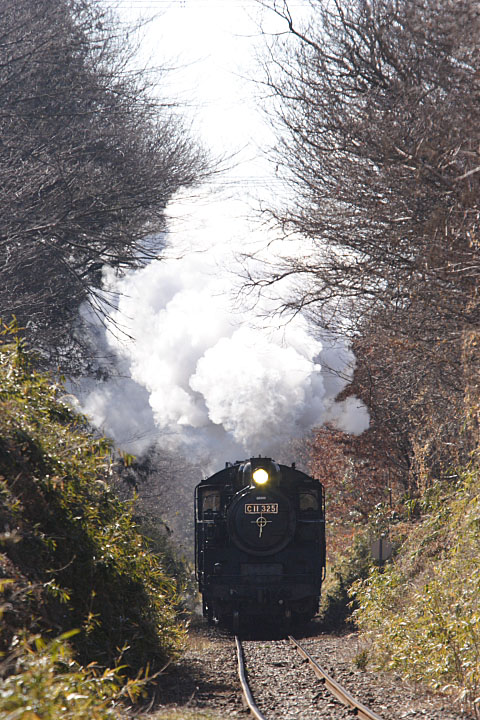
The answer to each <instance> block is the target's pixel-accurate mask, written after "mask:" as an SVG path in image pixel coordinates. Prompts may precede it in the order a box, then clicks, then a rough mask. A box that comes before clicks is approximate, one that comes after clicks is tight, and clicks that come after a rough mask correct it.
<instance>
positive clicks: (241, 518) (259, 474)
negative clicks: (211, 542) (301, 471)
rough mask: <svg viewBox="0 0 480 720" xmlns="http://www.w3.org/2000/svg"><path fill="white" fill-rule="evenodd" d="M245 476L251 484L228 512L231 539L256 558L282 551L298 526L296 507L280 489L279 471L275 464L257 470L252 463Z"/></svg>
mask: <svg viewBox="0 0 480 720" xmlns="http://www.w3.org/2000/svg"><path fill="white" fill-rule="evenodd" d="M242 473H243V479H244V482H248V483H249V485H248V487H246V488H244V489H243V490H242V491H240V493H239V494H237V496H235V498H234V499H233V501H232V503H231V505H230V507H229V509H228V513H227V518H228V531H229V536H230V537H231V538H232V541H233V542H234V543H235V545H236V546H237V547H238V548H239V549H240V550H243V551H245V552H247V553H250V554H252V555H255V556H264V555H271V554H273V553H276V552H279V551H280V550H283V548H284V547H286V546H287V545H288V543H289V542H290V541H291V540H292V538H293V536H294V534H295V525H296V518H295V508H294V507H293V504H292V502H291V501H290V500H289V498H288V497H287V496H286V495H285V494H284V493H283V492H282V491H281V490H280V489H278V485H279V484H280V468H279V467H278V465H277V464H276V463H274V462H272V461H270V463H269V464H266V463H265V461H263V464H262V465H261V466H258V467H255V461H254V460H250V461H249V462H247V463H245V465H244V466H243V468H242ZM275 486H277V487H275Z"/></svg>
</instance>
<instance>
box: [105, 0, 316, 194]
mask: <svg viewBox="0 0 480 720" xmlns="http://www.w3.org/2000/svg"><path fill="white" fill-rule="evenodd" d="M301 5H302V6H303V7H305V6H306V3H305V2H303V3H301ZM117 7H118V11H119V13H120V16H121V17H125V18H126V19H130V18H131V19H138V17H140V16H143V17H150V16H153V15H155V14H158V17H157V18H156V19H155V20H154V21H153V23H152V24H151V25H150V26H149V27H148V28H146V30H145V38H144V42H143V45H142V48H143V51H144V53H145V56H146V57H148V58H150V61H151V62H152V64H158V65H160V66H162V65H164V64H167V65H170V64H173V65H174V66H175V67H176V68H177V69H175V70H174V71H173V72H172V73H170V74H169V75H168V76H167V78H166V82H167V86H166V88H164V89H163V91H164V92H165V94H166V96H167V98H168V96H169V93H170V94H171V96H172V97H177V96H178V97H179V99H180V100H181V101H182V102H184V103H185V104H186V105H187V107H186V109H185V112H186V114H187V116H188V117H190V118H191V120H192V123H193V130H194V133H195V134H196V135H198V137H200V138H201V139H202V141H203V142H204V143H205V144H206V145H207V146H208V147H211V148H212V149H213V151H214V152H215V153H225V154H233V153H239V155H238V165H237V167H236V168H235V170H234V171H232V172H231V180H238V186H237V190H238V192H239V193H240V195H242V193H243V192H244V193H245V194H247V193H248V192H249V191H250V190H252V189H254V188H256V187H260V188H262V187H271V183H272V181H275V178H274V173H273V170H272V168H271V167H270V166H269V165H268V163H267V162H266V161H265V158H264V157H263V151H264V150H265V148H266V147H267V146H268V145H269V144H270V143H272V142H273V137H272V135H271V132H270V130H269V128H268V127H267V124H266V122H265V120H264V117H263V116H262V114H261V112H260V108H259V103H258V99H257V97H256V96H257V94H258V92H259V88H258V87H256V86H255V83H254V82H252V78H253V77H255V78H258V77H259V72H258V69H256V62H255V55H256V52H257V50H258V49H261V47H262V45H263V44H264V38H262V35H261V31H260V23H261V22H262V23H263V27H264V28H266V29H267V31H269V32H271V31H279V30H280V29H282V30H283V29H284V27H283V25H280V23H279V21H278V19H277V18H276V17H275V15H274V14H273V13H270V12H268V11H265V10H264V9H262V8H261V7H260V6H259V5H258V4H257V3H256V2H255V1H254V0H117ZM293 7H294V9H296V10H297V11H299V10H300V2H299V0H294V2H293ZM223 182H224V183H225V182H226V180H225V179H224V180H223Z"/></svg>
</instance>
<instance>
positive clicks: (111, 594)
mask: <svg viewBox="0 0 480 720" xmlns="http://www.w3.org/2000/svg"><path fill="white" fill-rule="evenodd" d="M0 339H1V343H0V388H1V389H0V612H1V615H2V623H1V629H0V651H1V665H0V671H1V675H2V681H1V685H0V715H1V716H2V717H8V718H14V717H15V718H16V717H19V716H20V715H19V713H20V714H21V712H22V710H21V709H22V708H23V710H25V708H29V712H31V717H37V716H38V717H42V718H50V717H51V718H58V717H60V716H62V717H64V718H69V717H72V718H73V717H75V718H87V717H88V718H94V719H95V718H104V717H109V716H110V715H111V712H112V711H111V704H112V701H113V699H115V698H118V697H121V696H122V695H129V696H130V697H134V696H135V695H136V694H137V693H138V692H140V691H141V689H142V686H143V683H144V678H145V676H146V675H147V674H148V673H150V674H153V673H155V672H157V671H158V670H160V669H161V668H162V667H163V666H164V665H165V664H166V663H168V662H169V660H171V659H172V658H175V657H176V656H177V654H178V653H179V650H180V647H181V644H182V640H183V637H184V628H183V625H182V623H181V622H180V621H179V619H178V615H179V612H178V610H179V605H178V592H177V591H178V587H177V583H176V581H175V580H174V578H173V577H172V576H171V575H170V574H169V573H168V571H167V569H166V568H167V565H168V564H169V562H170V558H167V557H165V556H163V557H162V556H161V555H159V554H153V552H152V551H151V549H150V547H149V543H148V541H147V540H146V539H145V538H144V537H143V536H142V535H141V533H140V532H139V529H138V527H137V526H136V524H135V522H134V521H133V518H132V504H131V503H125V502H120V501H119V500H118V498H117V497H116V496H115V495H114V494H113V492H112V491H111V489H110V487H109V482H110V476H111V473H112V453H111V447H110V445H109V443H108V442H107V441H106V440H105V439H96V438H94V437H93V436H92V435H91V434H90V433H89V432H88V429H87V426H86V422H85V420H84V419H83V418H82V417H80V416H78V415H75V414H74V413H72V412H71V410H70V409H69V408H68V407H67V405H66V404H64V403H63V402H62V401H61V395H62V393H64V390H63V388H62V387H61V386H60V385H58V384H52V382H51V381H50V380H49V379H48V378H47V377H46V376H44V375H42V374H39V373H37V372H36V371H35V370H34V369H33V368H32V366H31V363H30V360H29V357H28V355H26V354H25V353H24V352H23V350H22V345H21V343H20V342H19V341H18V340H17V338H16V336H15V334H12V331H11V329H8V328H4V329H3V333H2V336H1V338H0Z"/></svg>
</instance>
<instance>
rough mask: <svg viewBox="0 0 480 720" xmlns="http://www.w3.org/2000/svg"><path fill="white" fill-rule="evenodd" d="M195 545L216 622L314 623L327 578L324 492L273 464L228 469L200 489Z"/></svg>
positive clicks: (252, 462)
mask: <svg viewBox="0 0 480 720" xmlns="http://www.w3.org/2000/svg"><path fill="white" fill-rule="evenodd" d="M195 545H196V547H195V560H196V576H197V580H198V584H199V590H200V592H201V593H202V595H203V611H204V615H205V616H206V617H207V618H208V620H209V621H212V620H213V619H214V618H217V619H218V620H219V621H222V620H223V621H225V622H231V623H233V625H234V626H235V625H237V624H238V622H239V618H242V620H245V621H248V620H255V619H256V618H259V617H262V618H264V619H265V618H269V619H272V620H274V621H277V622H278V621H282V622H285V621H286V620H287V621H288V620H290V618H293V619H304V620H305V619H309V618H311V617H313V615H314V614H315V613H316V611H317V609H318V602H319V597H320V590H321V584H322V580H323V576H324V571H325V514H324V496H323V488H322V485H321V483H320V482H319V481H318V480H314V479H313V478H311V477H309V476H308V475H306V474H305V473H303V472H301V471H299V470H297V469H296V468H295V466H292V467H288V466H285V465H279V464H277V463H275V462H274V461H273V460H272V459H270V458H261V457H260V458H250V459H249V460H247V461H245V462H237V463H234V464H229V463H227V465H226V467H225V469H224V470H221V471H220V472H218V473H216V474H215V475H212V476H211V477H210V478H207V479H205V480H204V481H202V482H201V483H199V485H197V487H196V490H195Z"/></svg>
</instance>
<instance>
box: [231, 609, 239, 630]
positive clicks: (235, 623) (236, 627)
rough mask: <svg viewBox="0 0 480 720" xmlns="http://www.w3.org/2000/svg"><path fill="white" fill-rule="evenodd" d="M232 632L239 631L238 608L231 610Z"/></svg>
mask: <svg viewBox="0 0 480 720" xmlns="http://www.w3.org/2000/svg"><path fill="white" fill-rule="evenodd" d="M232 632H233V634H234V635H238V633H239V632H240V613H239V612H238V610H234V611H233V615H232Z"/></svg>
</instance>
